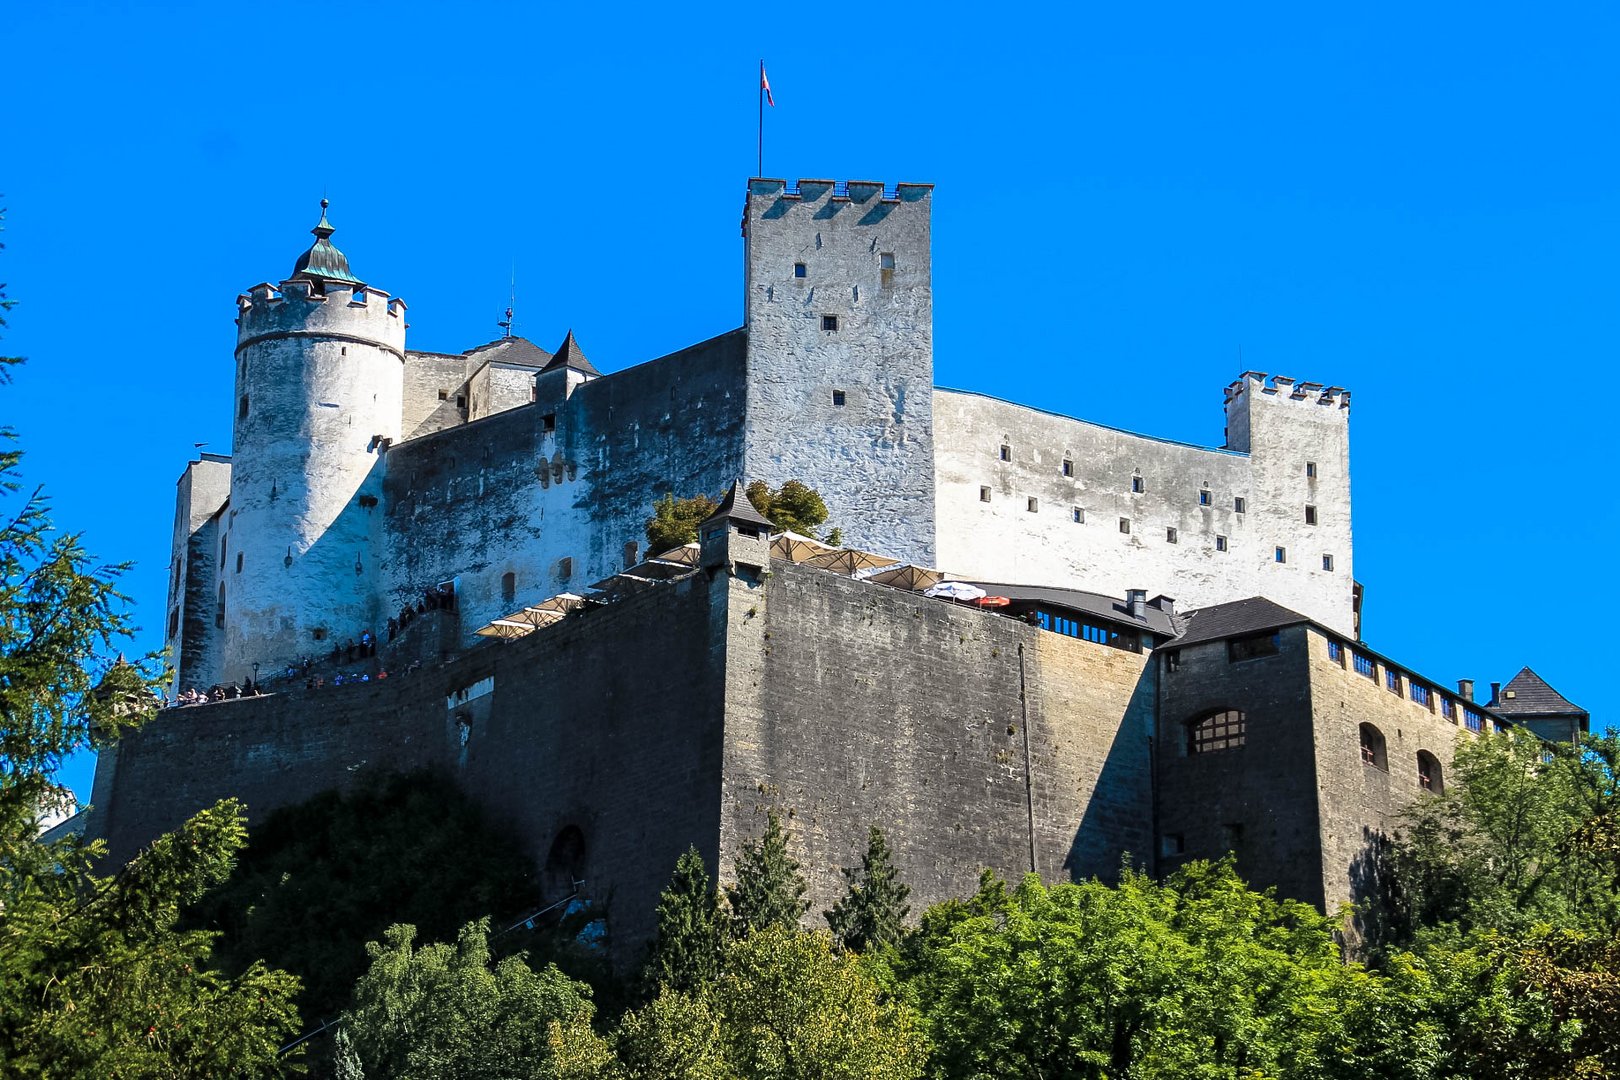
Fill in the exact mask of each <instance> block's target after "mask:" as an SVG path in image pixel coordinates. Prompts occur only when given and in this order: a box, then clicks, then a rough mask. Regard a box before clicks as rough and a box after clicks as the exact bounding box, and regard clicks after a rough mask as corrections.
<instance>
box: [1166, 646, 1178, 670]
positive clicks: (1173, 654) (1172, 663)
mask: <svg viewBox="0 0 1620 1080" xmlns="http://www.w3.org/2000/svg"><path fill="white" fill-rule="evenodd" d="M1164 669H1165V670H1166V671H1180V670H1181V650H1180V649H1167V650H1165V654H1164Z"/></svg>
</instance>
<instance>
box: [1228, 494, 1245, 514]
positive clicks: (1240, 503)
mask: <svg viewBox="0 0 1620 1080" xmlns="http://www.w3.org/2000/svg"><path fill="white" fill-rule="evenodd" d="M1248 506H1249V503H1248V501H1247V500H1246V499H1244V497H1243V496H1241V495H1239V496H1237V497H1236V498H1235V499H1233V500H1232V509H1233V510H1235V511H1237V512H1238V513H1240V514H1241V513H1243V512H1244V511H1245V510H1247V509H1248Z"/></svg>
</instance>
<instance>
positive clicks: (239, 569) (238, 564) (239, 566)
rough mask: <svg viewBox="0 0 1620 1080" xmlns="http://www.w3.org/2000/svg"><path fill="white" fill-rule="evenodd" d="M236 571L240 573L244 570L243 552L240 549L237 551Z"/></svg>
mask: <svg viewBox="0 0 1620 1080" xmlns="http://www.w3.org/2000/svg"><path fill="white" fill-rule="evenodd" d="M236 572H237V573H238V574H240V573H241V572H242V553H241V552H240V551H238V552H237V553H236Z"/></svg>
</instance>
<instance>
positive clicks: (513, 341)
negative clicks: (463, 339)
mask: <svg viewBox="0 0 1620 1080" xmlns="http://www.w3.org/2000/svg"><path fill="white" fill-rule="evenodd" d="M485 354H488V355H485ZM462 355H464V356H467V357H477V358H478V359H479V360H483V361H489V362H493V363H497V364H512V365H514V366H516V367H531V368H540V369H541V370H544V369H545V367H546V365H547V364H549V363H551V354H550V353H548V352H546V350H544V349H542V348H541V347H540V346H538V345H536V344H535V343H534V342H532V341H530V340H529V339H528V338H524V337H499V338H496V339H495V340H494V341H491V342H487V343H486V344H483V345H479V346H477V347H475V348H471V349H468V350H467V351H466V352H465V353H464V354H462Z"/></svg>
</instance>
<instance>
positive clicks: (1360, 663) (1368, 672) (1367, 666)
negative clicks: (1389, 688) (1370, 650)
mask: <svg viewBox="0 0 1620 1080" xmlns="http://www.w3.org/2000/svg"><path fill="white" fill-rule="evenodd" d="M1356 674H1357V675H1365V676H1367V678H1369V679H1377V678H1378V665H1377V664H1376V663H1374V662H1373V658H1372V657H1370V656H1362V655H1361V654H1360V653H1356Z"/></svg>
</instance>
